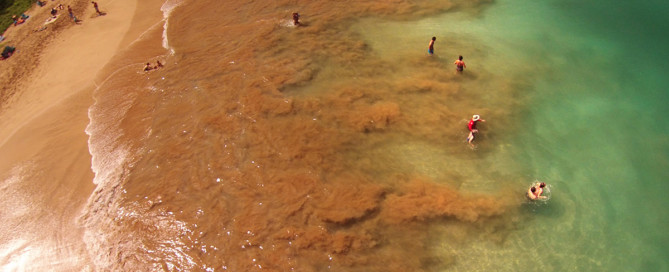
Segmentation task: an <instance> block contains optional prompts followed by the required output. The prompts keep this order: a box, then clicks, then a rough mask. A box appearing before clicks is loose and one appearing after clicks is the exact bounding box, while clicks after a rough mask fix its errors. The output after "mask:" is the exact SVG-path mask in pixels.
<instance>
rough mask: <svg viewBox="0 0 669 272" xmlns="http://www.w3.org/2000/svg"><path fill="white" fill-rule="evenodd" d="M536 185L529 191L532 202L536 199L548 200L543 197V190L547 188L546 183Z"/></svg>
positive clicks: (528, 195)
mask: <svg viewBox="0 0 669 272" xmlns="http://www.w3.org/2000/svg"><path fill="white" fill-rule="evenodd" d="M538 185H539V186H537V184H535V185H534V186H532V187H530V189H529V190H528V191H527V197H529V198H530V199H532V200H536V199H546V198H547V197H546V196H542V195H541V194H542V193H543V188H544V187H546V183H543V182H542V183H541V184H538Z"/></svg>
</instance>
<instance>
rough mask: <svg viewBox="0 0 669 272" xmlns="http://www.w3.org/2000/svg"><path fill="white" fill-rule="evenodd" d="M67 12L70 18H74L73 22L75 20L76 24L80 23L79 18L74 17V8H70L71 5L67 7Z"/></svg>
mask: <svg viewBox="0 0 669 272" xmlns="http://www.w3.org/2000/svg"><path fill="white" fill-rule="evenodd" d="M67 12H68V13H69V14H70V18H72V20H74V22H75V23H76V22H79V20H78V19H77V17H76V16H74V12H73V11H72V7H70V6H69V5H68V6H67Z"/></svg>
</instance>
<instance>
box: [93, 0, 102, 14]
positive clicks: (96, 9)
mask: <svg viewBox="0 0 669 272" xmlns="http://www.w3.org/2000/svg"><path fill="white" fill-rule="evenodd" d="M91 3H92V4H93V7H94V8H95V12H97V13H98V15H102V12H100V8H99V7H98V2H95V1H91Z"/></svg>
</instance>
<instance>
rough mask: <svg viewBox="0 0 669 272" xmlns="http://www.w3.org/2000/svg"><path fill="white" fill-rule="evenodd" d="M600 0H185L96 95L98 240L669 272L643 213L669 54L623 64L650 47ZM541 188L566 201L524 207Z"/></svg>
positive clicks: (189, 249)
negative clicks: (459, 65)
mask: <svg viewBox="0 0 669 272" xmlns="http://www.w3.org/2000/svg"><path fill="white" fill-rule="evenodd" d="M588 4H591V3H590V2H589V3H585V4H583V3H580V4H575V3H570V2H566V1H562V2H548V3H535V2H533V1H522V0H517V1H498V2H495V3H490V2H487V1H481V2H472V1H462V2H460V1H454V2H446V1H432V2H420V3H405V2H401V3H393V4H386V3H374V2H360V1H351V2H341V1H338V2H337V3H330V2H327V1H325V2H322V3H321V2H314V3H310V4H307V5H303V6H302V5H300V6H298V5H295V4H294V3H292V2H290V1H285V2H283V1H277V2H272V3H265V2H251V3H244V4H240V3H236V2H229V3H228V2H226V3H225V4H217V5H212V3H211V2H205V1H198V2H195V1H185V2H183V3H182V4H181V5H180V6H178V7H177V8H175V9H174V10H173V11H172V12H171V13H169V18H168V28H167V30H166V31H165V33H166V36H167V40H168V41H169V42H167V43H163V40H162V39H163V38H162V37H160V35H161V34H162V33H163V30H162V29H155V30H153V32H152V33H153V34H150V35H147V38H146V41H144V42H138V43H137V44H136V45H135V47H136V49H137V50H131V52H128V53H127V55H126V56H125V57H124V58H121V59H124V60H125V61H126V62H127V63H130V64H127V63H126V64H124V65H122V66H120V67H122V68H121V69H118V70H115V72H114V73H113V74H110V77H109V78H108V79H107V80H106V81H105V83H104V84H102V86H101V87H100V88H99V89H98V90H97V91H96V93H95V99H96V104H95V105H94V106H92V107H91V109H90V112H89V117H90V119H91V124H90V125H89V127H88V129H87V132H88V133H89V134H90V135H91V137H90V140H89V147H90V149H91V153H92V154H93V169H94V171H95V172H96V178H95V183H96V184H97V186H98V188H97V190H96V192H95V194H94V195H93V196H92V197H91V199H90V201H89V205H88V207H87V210H86V211H85V215H84V216H83V217H82V221H83V222H84V223H85V226H86V228H87V232H88V235H87V241H88V248H89V251H90V252H91V254H92V256H95V258H96V259H95V262H96V264H97V265H98V266H99V267H101V268H105V269H111V270H119V269H125V270H137V269H140V270H172V269H176V270H221V269H223V270H226V269H227V270H231V271H254V270H269V271H287V270H297V271H324V270H332V271H342V270H345V271H389V270H390V271H421V270H424V271H490V270H495V271H499V270H502V271H518V270H521V269H524V268H526V267H536V268H537V269H542V270H546V269H548V270H555V271H561V270H584V271H608V270H617V269H620V268H624V269H623V270H647V269H650V270H655V269H658V270H662V269H663V268H664V269H666V267H667V263H666V260H667V258H666V254H667V253H666V250H665V248H666V243H665V242H666V239H667V237H666V235H665V234H664V233H663V232H662V229H661V227H660V226H662V225H664V224H663V223H666V215H658V214H657V213H655V214H653V215H646V213H643V212H641V211H644V210H647V209H649V208H650V207H654V206H656V205H662V204H666V202H665V200H662V198H661V195H660V193H659V192H661V191H663V190H661V189H664V185H663V184H661V183H660V182H661V181H662V180H664V179H663V178H666V177H667V174H666V173H664V172H662V169H666V166H667V156H666V155H667V146H668V144H669V142H667V139H666V135H667V134H666V132H667V131H666V127H663V126H661V125H658V124H655V123H656V122H657V121H654V122H653V123H650V119H652V118H651V117H652V116H654V115H658V116H662V115H661V113H664V112H666V108H665V107H664V101H666V94H665V93H663V92H662V90H661V86H666V79H663V78H662V77H660V73H659V72H657V71H659V70H657V69H660V68H661V67H663V65H665V64H662V63H660V62H658V61H655V62H657V63H655V62H653V59H652V58H648V59H643V60H644V62H645V63H646V65H644V66H643V67H639V69H640V71H641V70H643V71H648V72H644V73H641V72H630V71H627V67H629V65H618V66H616V65H615V64H616V63H617V62H618V61H619V60H620V59H621V58H622V57H623V56H627V55H628V53H629V52H628V50H629V49H630V48H633V47H634V45H629V44H626V43H625V41H627V39H622V40H617V39H615V37H616V36H615V34H616V33H611V32H609V33H606V32H602V31H600V29H599V28H600V27H603V26H606V25H607V23H606V20H607V18H610V17H608V16H611V14H608V13H602V14H601V16H602V18H601V19H600V20H601V21H596V20H595V23H591V22H590V21H586V19H583V16H580V17H578V16H576V15H575V14H574V9H578V10H579V12H586V11H584V9H586V8H585V7H584V6H587V5H588ZM592 8H593V9H597V8H599V6H598V5H596V4H592ZM293 11H299V12H300V13H301V14H302V16H303V17H302V21H303V22H304V24H305V25H304V26H302V27H293V26H290V21H287V20H286V19H288V18H290V14H291V13H292V12H293ZM617 11H618V10H611V11H610V12H617ZM620 11H621V12H622V10H620ZM644 11H646V10H644ZM646 12H648V11H646ZM593 13H594V11H593ZM588 14H589V13H588ZM651 14H655V13H653V12H651ZM658 16H660V14H658ZM574 17H577V18H578V19H579V20H575V19H574ZM581 20H582V21H581ZM194 29H197V30H198V31H194ZM432 36H437V42H436V44H435V49H436V54H435V55H434V56H427V53H426V50H427V43H428V41H429V39H430V38H431V37H432ZM650 37H652V36H650ZM194 41H196V42H194ZM638 42H639V41H638V39H636V40H635V43H638ZM163 44H166V45H167V46H169V48H168V49H164V48H163V49H161V48H160V47H159V46H160V45H163ZM156 45H158V46H156ZM138 52H139V53H138ZM171 52H173V53H171ZM458 55H463V56H465V61H466V62H467V69H466V70H465V72H464V73H462V74H457V73H456V72H455V71H454V70H455V69H454V67H453V61H454V60H455V58H456V57H457V56H458ZM644 55H645V54H644ZM149 59H150V60H152V61H153V60H155V59H160V60H162V61H163V63H165V68H162V69H160V70H156V71H152V72H149V73H143V72H139V71H141V69H142V67H143V63H145V62H146V61H147V60H149ZM133 61H134V63H132V62H133ZM575 67H578V69H574V68H575ZM663 80H664V81H663ZM630 91H635V97H634V100H630V99H629V98H628V97H629V95H626V93H628V92H630ZM472 114H480V115H481V116H482V117H483V119H486V121H487V122H485V123H481V124H480V129H481V133H480V136H479V137H478V138H477V140H476V141H475V143H476V147H475V148H470V147H469V146H468V145H467V144H466V143H465V138H466V136H467V130H466V124H467V121H468V119H469V118H470V117H471V115H472ZM612 116H614V118H613V119H612V118H611V117H612ZM626 116H630V117H632V116H633V119H632V118H626ZM644 117H645V118H644ZM646 119H648V120H649V121H648V123H646V122H644V121H641V122H639V120H646ZM660 122H662V121H660ZM637 126H646V127H648V128H649V129H648V135H647V138H642V137H638V133H637V130H633V131H634V134H631V133H632V128H634V127H637ZM628 131H629V132H628ZM534 180H542V181H545V182H547V183H549V184H550V186H551V189H552V199H551V200H550V201H549V202H547V203H543V204H536V203H527V201H526V200H525V199H524V197H523V193H524V192H525V191H526V186H527V184H529V183H530V182H532V181H534ZM602 181H605V183H603V182H602ZM642 186H646V187H642ZM648 187H650V188H651V189H653V190H652V191H651V192H647V189H649V188H648ZM641 200H645V202H642V201H641ZM651 204H652V205H651ZM639 223H641V224H642V225H638V224H639ZM622 252H624V254H622ZM537 259H541V260H542V261H541V262H540V263H537V261H536V260H537Z"/></svg>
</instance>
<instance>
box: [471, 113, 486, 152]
mask: <svg viewBox="0 0 669 272" xmlns="http://www.w3.org/2000/svg"><path fill="white" fill-rule="evenodd" d="M478 121H481V122H485V120H483V119H481V116H479V115H478V114H474V116H472V120H469V124H468V125H467V128H469V136H467V142H468V143H469V144H470V145H474V144H472V142H473V141H474V134H475V133H478V132H479V130H478V129H476V122H478Z"/></svg>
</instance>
